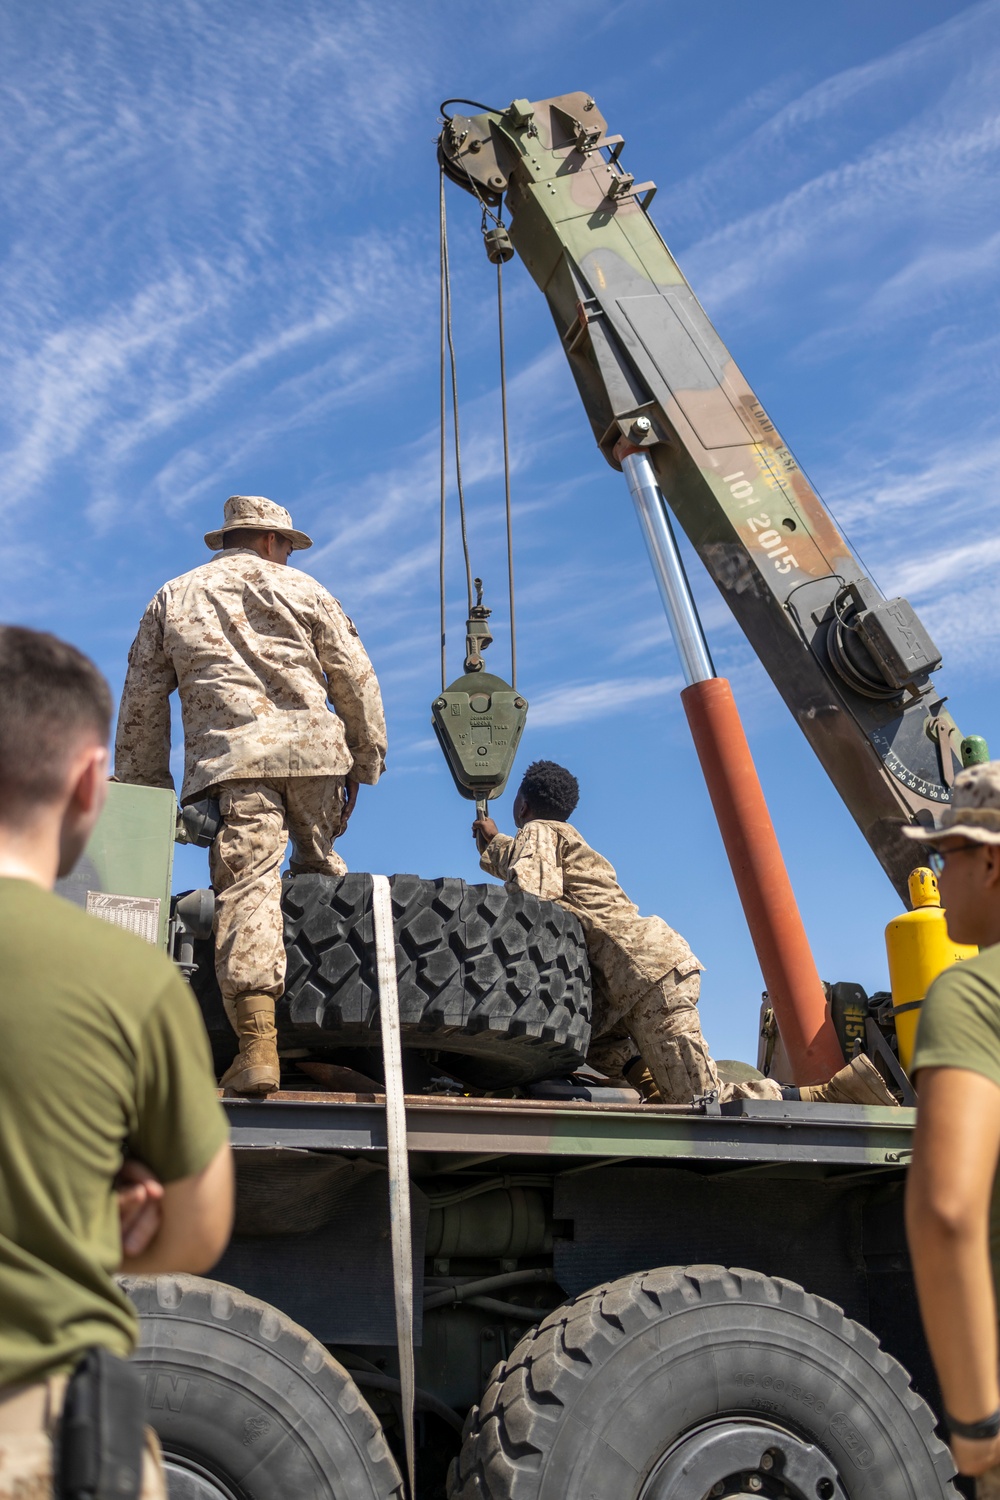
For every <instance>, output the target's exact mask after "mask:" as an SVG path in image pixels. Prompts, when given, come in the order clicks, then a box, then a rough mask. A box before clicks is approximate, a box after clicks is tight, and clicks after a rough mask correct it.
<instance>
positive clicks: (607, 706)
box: [528, 677, 684, 729]
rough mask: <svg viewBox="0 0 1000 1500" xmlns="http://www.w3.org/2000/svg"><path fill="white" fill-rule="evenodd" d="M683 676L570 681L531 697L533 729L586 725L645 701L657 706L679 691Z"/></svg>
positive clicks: (530, 716) (530, 709) (530, 717)
mask: <svg viewBox="0 0 1000 1500" xmlns="http://www.w3.org/2000/svg"><path fill="white" fill-rule="evenodd" d="M683 686H684V679H683V677H608V678H604V679H602V680H601V681H599V682H572V683H568V684H567V685H566V686H565V687H560V688H556V689H554V690H553V691H552V692H549V693H542V694H540V695H538V696H536V697H535V698H533V699H532V701H531V704H530V707H529V709H528V714H529V719H530V723H531V727H532V729H554V728H556V727H557V726H558V727H560V728H562V727H565V726H566V725H567V724H585V723H588V722H590V721H592V720H594V719H604V718H607V717H608V716H609V715H610V714H616V713H619V712H620V711H621V710H622V709H623V708H628V707H631V706H632V705H638V704H642V703H645V704H647V705H648V706H650V707H653V706H658V704H659V702H660V700H661V699H663V698H664V697H666V696H667V695H668V694H669V693H679V692H680V690H681V688H682V687H683Z"/></svg>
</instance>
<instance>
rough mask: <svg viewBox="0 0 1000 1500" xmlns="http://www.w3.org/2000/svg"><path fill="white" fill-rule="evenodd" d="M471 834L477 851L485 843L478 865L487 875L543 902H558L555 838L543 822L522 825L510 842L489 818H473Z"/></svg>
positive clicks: (559, 885) (559, 873)
mask: <svg viewBox="0 0 1000 1500" xmlns="http://www.w3.org/2000/svg"><path fill="white" fill-rule="evenodd" d="M472 832H473V837H474V838H475V840H476V843H477V844H478V845H479V846H480V848H483V840H484V839H485V840H486V845H485V848H483V856H482V858H481V859H480V861H479V863H480V864H481V865H482V867H483V869H484V870H487V871H488V872H489V873H490V874H491V875H497V876H499V878H500V879H501V880H503V881H505V882H506V884H507V885H511V886H516V887H517V889H518V890H521V891H527V892H528V894H529V895H530V896H539V897H540V898H541V899H542V900H543V901H558V900H559V898H560V897H561V896H562V894H563V872H562V862H561V860H560V858H559V838H558V835H557V834H556V832H555V829H553V828H551V827H550V826H549V825H548V824H547V823H539V822H535V821H532V822H530V823H526V824H525V826H524V827H523V828H522V829H521V831H520V833H519V834H518V835H517V837H516V838H513V839H512V838H508V837H507V835H506V834H503V833H499V832H498V831H497V826H496V824H495V823H494V821H493V819H492V818H483V819H478V818H477V820H476V822H475V823H473V825H472Z"/></svg>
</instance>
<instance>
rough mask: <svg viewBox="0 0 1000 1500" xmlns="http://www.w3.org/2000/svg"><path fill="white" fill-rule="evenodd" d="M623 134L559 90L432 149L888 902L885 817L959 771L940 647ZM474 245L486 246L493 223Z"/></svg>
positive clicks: (888, 820) (889, 819)
mask: <svg viewBox="0 0 1000 1500" xmlns="http://www.w3.org/2000/svg"><path fill="white" fill-rule="evenodd" d="M452 102H456V103H461V102H462V101H452ZM474 107H477V108H478V106H474ZM622 144H623V143H622V140H621V137H620V136H614V135H611V136H609V135H608V133H607V124H606V121H605V120H604V118H603V116H602V115H601V113H600V111H599V110H598V109H597V107H596V105H595V103H594V100H593V99H592V98H590V97H589V96H588V95H587V94H583V93H573V94H563V95H560V96H559V97H557V98H554V99H544V100H541V101H539V102H537V103H529V102H528V101H527V100H515V101H514V103H513V104H512V105H511V106H510V107H509V108H508V109H506V110H504V111H502V112H501V111H492V110H487V111H484V112H482V113H479V114H474V115H471V116H464V115H459V114H455V115H453V116H452V117H451V118H450V119H449V120H448V121H447V123H446V125H445V128H444V130H443V131H442V133H441V136H440V139H439V143H438V151H439V159H440V161H441V163H442V166H443V168H444V170H445V172H446V173H447V175H448V176H449V177H450V178H452V179H453V180H454V181H455V182H456V183H458V184H459V185H460V186H462V187H464V188H465V189H466V190H467V191H469V192H471V193H473V194H474V195H475V196H476V197H477V198H478V199H479V200H480V201H481V202H483V203H485V204H487V205H489V206H490V207H491V208H493V209H495V208H496V207H498V206H499V205H500V204H501V202H502V201H503V199H504V197H506V206H507V211H508V214H509V218H510V223H509V235H510V242H511V244H512V245H513V247H514V249H515V250H516V251H517V253H518V254H519V255H520V257H521V259H522V260H523V261H524V263H525V265H526V266H527V268H528V270H529V271H530V272H531V275H532V276H533V277H534V279H535V281H536V282H537V283H538V285H539V287H540V288H541V289H542V291H543V292H544V293H545V297H546V300H547V301H548V304H549V309H550V311H551V313H552V316H553V318H554V320H555V324H556V328H557V330H558V332H559V335H560V338H561V339H562V344H563V348H564V350H565V352H566V356H567V358H568V360H569V363H570V367H571V369H572V371H573V374H574V377H575V378H576V382H577V385H578V387H579V390H580V395H581V397H582V399H583V404H584V406H585V408H586V411H587V415H588V417H589V418H590V422H591V426H592V427H593V430H594V435H595V437H596V439H597V443H598V446H599V447H600V449H601V451H602V452H603V453H604V456H605V457H606V458H607V460H608V462H609V463H610V464H611V465H612V466H613V467H614V468H620V467H621V464H620V459H621V456H622V455H623V454H624V453H626V452H628V451H629V450H630V449H631V450H635V449H644V450H647V451H648V453H649V457H650V460H651V462H652V464H653V467H654V469H655V472H656V476H657V479H658V481H659V484H660V488H661V489H662V491H663V494H664V496H665V497H666V500H667V502H668V504H669V506H670V508H671V510H672V511H673V513H674V515H675V516H676V517H677V520H678V521H679V522H680V524H681V526H682V527H683V528H684V531H685V532H686V533H687V536H688V537H689V539H690V541H691V543H692V545H693V546H694V548H695V549H696V551H697V552H698V555H699V556H700V557H701V559H702V561H703V562H704V564H705V566H706V568H707V569H708V571H709V573H710V574H711V575H712V577H713V578H714V580H715V582H716V584H717V585H718V587H719V589H720V591H721V593H722V595H723V598H724V599H725V600H726V602H727V603H728V605H729V607H730V609H731V610H732V612H733V614H734V615H735V616H736V619H737V620H738V622H739V624H740V625H741V627H742V629H743V631H744V632H745V634H746V636H747V639H748V640H749V642H750V644H751V645H752V646H753V648H754V650H755V651H756V652H757V655H758V656H759V657H760V660H761V661H762V663H763V664H764V666H765V668H766V669H767V672H768V673H769V675H770V677H771V679H772V680H773V682H774V684H775V686H776V687H777V689H778V691H779V692H780V694H781V696H782V697H783V698H784V700H785V702H786V704H787V705H788V707H789V709H790V710H791V712H792V714H793V715H794V717H795V719H796V721H797V722H798V724H799V726H800V728H801V729H802V731H803V733H804V734H805V736H806V738H807V739H808V740H809V743H810V744H811V745H812V747H813V749H814V750H815V752H816V754H817V755H818V756H819V759H820V761H821V763H822V765H823V767H824V769H825V770H826V772H827V774H828V775H829V777H830V779H831V781H832V782H833V784H834V786H835V787H836V788H837V791H838V792H839V793H840V795H841V797H842V798H843V800H844V802H845V803H846V805H847V807H848V808H849V810H850V812H851V814H852V816H853V817H854V819H855V821H856V822H857V824H858V826H859V828H860V829H861V831H862V833H863V834H864V836H865V838H866V839H867V840H868V842H869V844H870V845H871V847H872V849H873V850H874V852H875V854H876V856H877V857H878V859H879V861H880V862H881V864H882V866H883V868H884V870H885V872H886V874H887V875H888V876H889V879H890V880H891V881H892V883H893V884H894V886H895V887H896V889H897V891H898V892H899V893H900V895H901V896H902V897H903V898H904V899H905V897H906V878H907V874H908V872H909V869H910V867H911V866H912V863H913V857H912V849H911V848H910V847H909V846H908V844H907V843H906V841H904V840H903V839H902V838H901V836H900V834H899V828H900V826H901V825H902V823H903V822H909V821H914V820H916V821H921V822H928V821H930V820H931V818H932V817H933V814H934V812H935V810H936V809H937V808H938V807H939V805H940V804H941V803H943V802H946V801H947V800H948V797H949V794H950V786H951V783H952V780H953V779H954V775H955V772H956V771H957V770H958V769H960V767H961V760H960V754H959V736H958V731H957V730H956V728H955V725H954V722H953V721H952V719H951V718H950V716H949V715H948V714H947V713H946V712H945V710H944V704H943V699H942V698H941V696H940V695H939V693H938V692H937V690H936V688H935V686H934V683H933V681H932V679H931V677H930V673H931V672H932V671H933V670H934V669H935V668H936V667H938V666H939V665H940V655H939V653H938V651H937V650H936V648H935V646H934V643H933V642H932V641H931V639H930V637H929V635H928V634H927V632H926V631H925V630H924V628H923V627H922V626H921V624H920V622H919V620H918V619H917V617H916V615H915V613H914V612H913V610H912V608H911V607H910V605H909V604H908V603H907V602H906V600H904V599H893V600H886V599H885V598H884V597H883V595H882V594H881V592H880V591H879V589H878V588H877V587H876V585H875V584H874V583H873V582H872V581H871V579H869V578H868V577H866V575H865V572H864V569H863V567H862V565H861V562H860V560H859V559H858V558H857V557H855V555H854V553H853V552H852V551H851V548H850V545H849V544H848V542H847V540H846V538H845V537H844V536H843V535H842V534H841V533H840V531H839V530H838V528H837V526H836V524H835V522H834V521H833V518H832V517H831V516H830V514H829V512H828V511H827V510H826V508H825V507H824V505H823V503H822V501H821V500H820V498H819V496H818V495H817V494H816V492H815V490H814V489H813V488H812V486H811V485H810V483H809V481H808V479H807V478H806V476H805V474H804V473H803V472H802V470H801V469H800V467H799V465H798V464H797V463H796V461H795V458H794V456H793V455H792V453H791V452H790V450H789V449H788V447H787V446H786V445H785V443H784V442H783V441H782V439H781V437H780V436H779V434H778V432H777V430H776V428H775V426H774V424H773V423H772V422H771V420H770V418H769V417H768V415H767V413H766V412H765V411H764V408H763V406H762V405H761V403H760V401H759V400H758V399H757V397H756V396H755V395H754V392H753V391H752V389H751V388H750V386H749V384H748V383H747V381H746V379H745V378H744V376H743V375H742V373H741V372H740V370H739V369H737V367H736V365H735V363H734V362H733V360H732V357H731V356H730V354H729V352H728V350H727V349H726V348H725V346H724V344H723V343H722V340H721V339H720V338H719V336H718V334H717V332H716V330H715V328H714V327H713V326H712V323H711V322H710V321H709V319H708V317H707V315H706V313H705V311H704V309H703V308H702V307H701V306H700V304H699V303H698V300H697V298H696V297H695V295H694V293H693V291H692V290H691V288H690V287H689V286H688V283H687V282H686V281H685V279H684V276H683V275H682V273H681V271H680V269H679V267H678V265H677V263H676V261H675V260H674V259H673V257H672V256H671V254H670V252H669V250H668V249H667V247H666V245H665V244H664V242H663V240H662V239H661V237H660V235H659V233H658V232H657V230H656V228H655V226H654V224H653V222H652V220H651V219H650V217H649V213H648V206H649V202H650V199H651V197H652V194H653V192H654V191H655V189H654V187H653V184H652V183H644V184H636V183H635V182H634V180H633V178H632V177H631V176H630V175H629V174H628V173H626V172H625V171H624V169H623V168H622V166H621V164H620V161H619V156H620V152H621V148H622ZM491 238H493V239H494V244H493V245H492V246H491V245H490V243H489V242H490V239H491ZM488 249H489V250H490V253H491V255H495V254H496V253H498V251H499V249H500V247H498V246H497V245H496V243H495V236H488ZM508 253H509V252H508Z"/></svg>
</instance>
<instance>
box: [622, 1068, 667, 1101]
mask: <svg viewBox="0 0 1000 1500" xmlns="http://www.w3.org/2000/svg"><path fill="white" fill-rule="evenodd" d="M622 1077H623V1078H624V1080H625V1082H626V1083H627V1084H628V1086H629V1088H633V1089H635V1090H636V1091H637V1092H638V1093H639V1094H640V1095H641V1096H642V1101H643V1103H644V1104H662V1103H663V1095H662V1094H661V1093H660V1091H659V1089H658V1088H657V1086H656V1080H655V1079H654V1078H653V1075H652V1073H651V1072H650V1071H649V1069H648V1068H647V1067H646V1064H645V1063H644V1062H643V1060H642V1058H641V1057H637V1058H636V1059H635V1061H634V1062H630V1063H629V1065H628V1067H627V1068H623V1069H622Z"/></svg>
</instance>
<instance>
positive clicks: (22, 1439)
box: [0, 1375, 167, 1500]
mask: <svg viewBox="0 0 1000 1500" xmlns="http://www.w3.org/2000/svg"><path fill="white" fill-rule="evenodd" d="M65 1392H66V1377H65V1375H52V1376H50V1377H49V1378H48V1380H42V1381H39V1382H38V1384H37V1385H27V1386H21V1387H20V1388H17V1389H13V1390H8V1391H7V1392H6V1393H5V1392H3V1391H0V1500H52V1496H53V1458H54V1452H53V1448H54V1444H53V1439H54V1437H55V1436H56V1434H57V1429H58V1423H59V1412H60V1410H61V1407H62V1402H63V1396H64V1395H65ZM139 1500H167V1485H166V1478H165V1476H164V1473H163V1459H162V1456H161V1454H160V1444H159V1442H158V1440H157V1437H156V1433H155V1432H153V1430H152V1428H150V1427H147V1428H146V1450H145V1452H144V1454H143V1460H142V1487H141V1490H140V1493H139Z"/></svg>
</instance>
